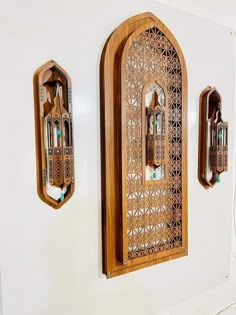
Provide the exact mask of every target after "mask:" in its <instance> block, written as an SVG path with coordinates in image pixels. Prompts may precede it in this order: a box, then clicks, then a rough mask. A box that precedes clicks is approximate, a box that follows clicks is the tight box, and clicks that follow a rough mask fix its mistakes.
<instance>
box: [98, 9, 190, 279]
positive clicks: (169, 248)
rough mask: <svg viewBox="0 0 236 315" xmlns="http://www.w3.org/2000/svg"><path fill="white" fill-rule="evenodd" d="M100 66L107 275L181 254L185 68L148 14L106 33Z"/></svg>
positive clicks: (168, 38)
mask: <svg viewBox="0 0 236 315" xmlns="http://www.w3.org/2000/svg"><path fill="white" fill-rule="evenodd" d="M100 70H101V126H102V131H101V142H102V207H103V254H104V255H103V258H104V272H105V273H106V275H107V277H108V278H109V277H113V276H117V275H120V274H123V273H126V272H129V271H133V270H136V269H140V268H143V267H145V266H149V265H153V264H156V263H158V262H161V261H166V260H170V259H172V258H177V257H180V256H183V255H186V254H187V158H186V154H187V124H186V119H187V109H186V99H187V75H186V66H185V61H184V57H183V54H182V52H181V49H180V47H179V45H178V43H177V41H176V40H175V38H174V37H173V35H172V34H171V33H170V31H169V30H168V29H167V28H166V27H165V26H164V24H163V23H162V22H161V21H160V20H159V19H158V18H156V17H155V16H153V15H152V14H151V13H144V14H140V15H137V16H134V17H132V18H130V19H128V20H127V21H125V22H124V23H122V24H121V25H120V26H119V27H118V28H117V29H116V30H115V31H114V32H113V33H112V35H111V36H110V38H109V39H108V41H107V43H106V45H105V47H104V50H103V54H102V59H101V69H100ZM152 115H155V117H154V116H152ZM160 117H162V118H160ZM160 119H161V120H160ZM149 120H150V121H149ZM153 130H154V132H153ZM154 156H155V158H154ZM147 160H148V162H147ZM152 160H153V161H152ZM149 174H151V175H149Z"/></svg>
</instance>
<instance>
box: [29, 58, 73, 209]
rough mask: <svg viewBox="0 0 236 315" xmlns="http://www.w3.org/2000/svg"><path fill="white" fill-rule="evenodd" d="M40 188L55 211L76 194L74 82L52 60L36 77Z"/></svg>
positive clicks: (44, 197)
mask: <svg viewBox="0 0 236 315" xmlns="http://www.w3.org/2000/svg"><path fill="white" fill-rule="evenodd" d="M34 104H35V135H36V154H37V187H38V194H39V197H40V198H41V199H42V200H43V201H44V202H46V203H47V204H49V205H50V206H52V207H53V208H55V209H58V208H60V207H61V206H62V205H63V204H64V203H65V202H66V201H67V200H68V199H69V198H70V197H71V196H72V194H73V192H74V153H73V137H72V135H73V126H72V100H71V80H70V77H69V76H68V74H67V73H66V72H65V70H63V69H62V68H61V67H60V66H59V65H58V64H57V63H56V62H55V61H53V60H50V61H48V62H47V63H46V64H44V65H43V66H41V67H40V68H39V69H37V71H36V72H35V74H34Z"/></svg>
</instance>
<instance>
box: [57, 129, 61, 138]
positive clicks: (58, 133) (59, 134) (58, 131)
mask: <svg viewBox="0 0 236 315" xmlns="http://www.w3.org/2000/svg"><path fill="white" fill-rule="evenodd" d="M57 136H58V137H60V136H61V130H60V129H58V130H57Z"/></svg>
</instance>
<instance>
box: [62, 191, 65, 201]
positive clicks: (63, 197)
mask: <svg viewBox="0 0 236 315" xmlns="http://www.w3.org/2000/svg"><path fill="white" fill-rule="evenodd" d="M64 199H65V196H64V194H63V193H61V201H64Z"/></svg>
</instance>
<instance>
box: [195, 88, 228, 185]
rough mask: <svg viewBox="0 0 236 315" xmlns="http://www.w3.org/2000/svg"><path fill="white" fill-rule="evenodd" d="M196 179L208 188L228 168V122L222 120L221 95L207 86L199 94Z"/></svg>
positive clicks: (218, 179) (217, 180)
mask: <svg viewBox="0 0 236 315" xmlns="http://www.w3.org/2000/svg"><path fill="white" fill-rule="evenodd" d="M198 151H199V153H198V179H199V181H200V183H201V184H202V186H203V187H205V188H206V189H208V188H209V187H213V186H214V185H215V184H216V183H217V182H218V183H219V182H220V174H221V173H222V172H225V171H227V170H228V123H227V122H224V121H223V120H222V105H221V96H220V93H219V92H218V91H217V89H216V88H212V87H207V88H206V89H205V90H204V91H203V92H202V93H201V95H200V106H199V148H198Z"/></svg>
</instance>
